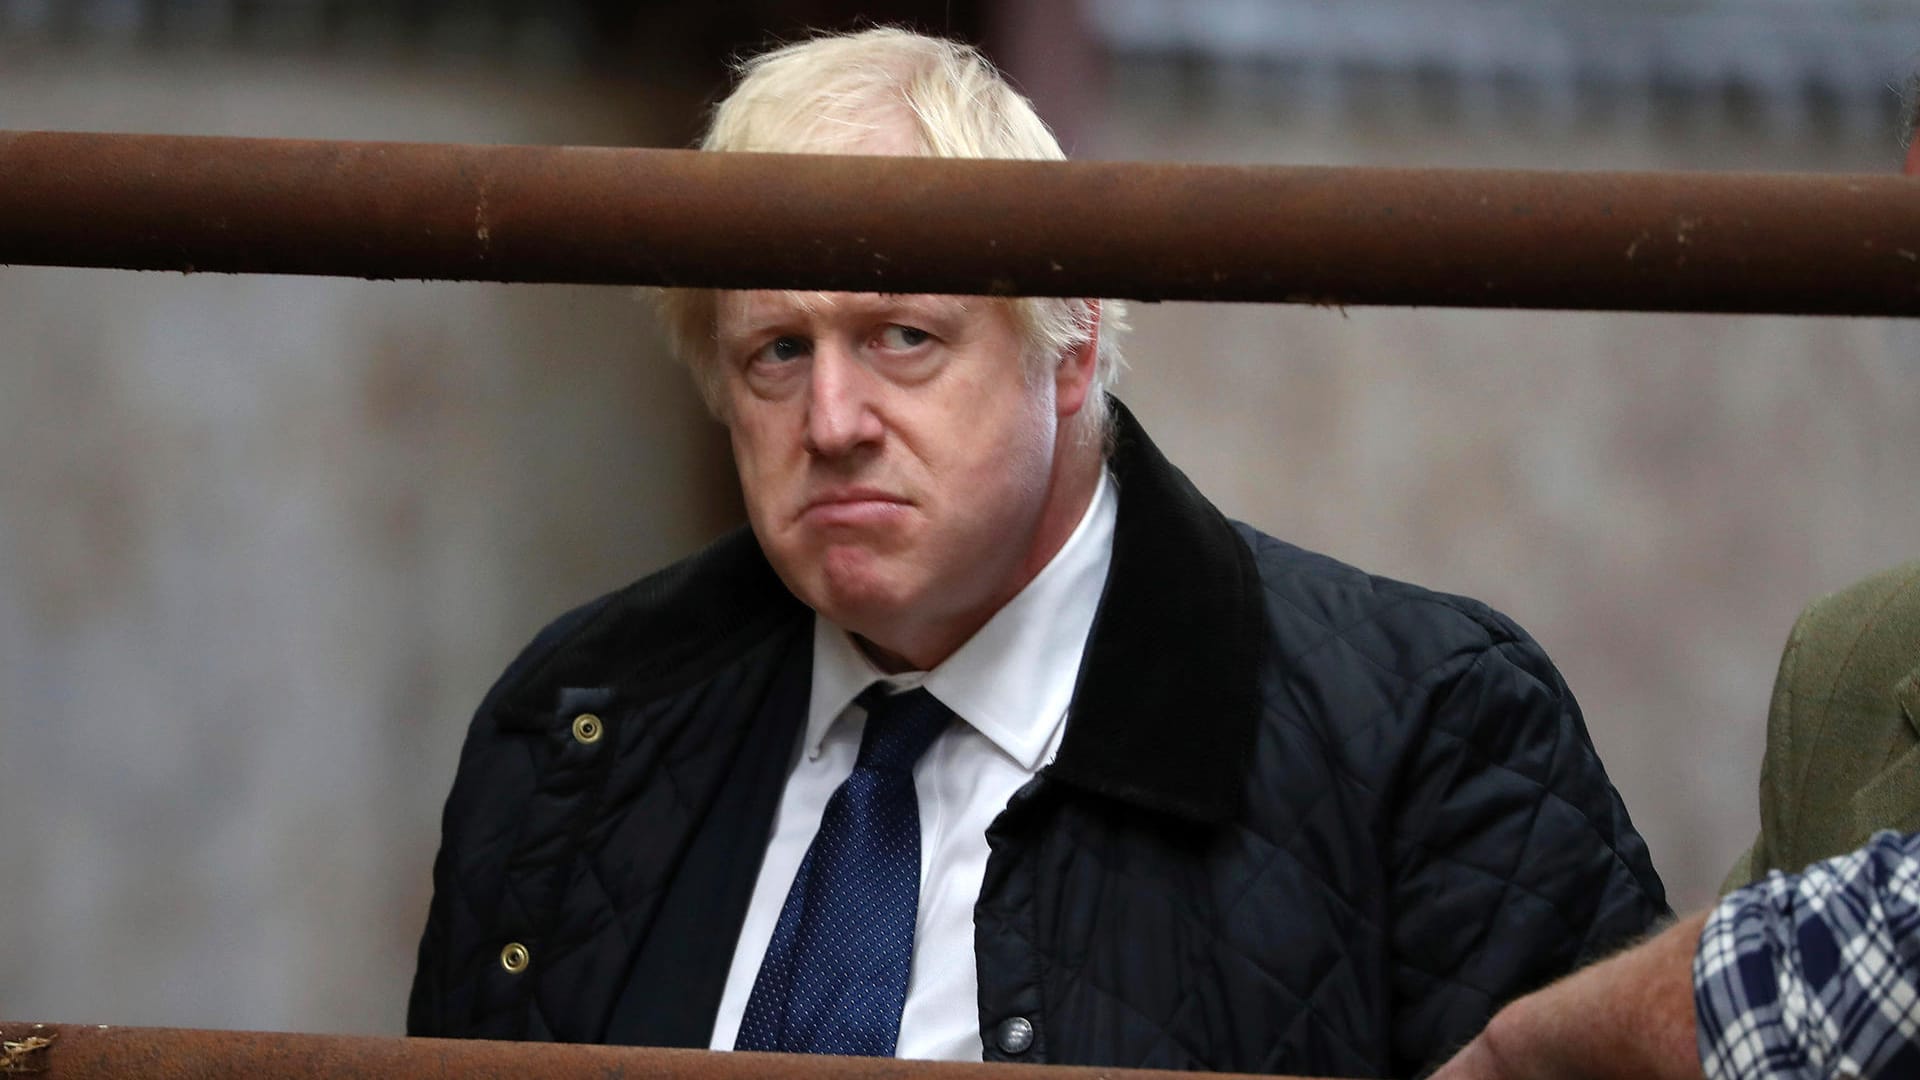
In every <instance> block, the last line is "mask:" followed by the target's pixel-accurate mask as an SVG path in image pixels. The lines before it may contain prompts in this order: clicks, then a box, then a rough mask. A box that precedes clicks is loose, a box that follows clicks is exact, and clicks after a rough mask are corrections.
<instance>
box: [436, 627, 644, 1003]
mask: <svg viewBox="0 0 1920 1080" xmlns="http://www.w3.org/2000/svg"><path fill="white" fill-rule="evenodd" d="M610 598H611V597H610V596H609V597H601V598H600V599H598V600H596V601H594V602H592V603H590V604H586V605H584V606H582V607H579V608H576V609H574V610H573V611H570V612H568V613H567V614H565V615H562V616H561V617H560V618H558V619H556V620H554V621H553V622H552V623H550V624H549V625H548V626H547V627H546V628H544V629H543V630H541V631H540V633H539V634H538V635H536V636H535V637H534V639H533V641H532V642H531V643H530V644H528V645H527V647H526V648H525V649H522V650H521V652H520V655H519V656H517V657H515V658H514V661H513V663H511V664H509V665H507V669H506V671H505V672H503V673H502V674H501V676H500V678H499V679H498V680H497V681H495V683H494V684H493V687H492V688H491V689H490V690H488V691H487V696H486V697H485V698H484V699H483V700H482V701H481V702H480V707H479V708H478V709H477V710H475V712H474V715H473V720H472V722H471V723H470V724H469V725H468V728H467V738H466V741H465V743H463V744H462V745H461V748H460V763H459V766H458V768H457V769H456V771H455V775H454V782H453V790H452V792H451V793H450V794H448V796H447V803H446V808H445V810H444V811H443V812H442V814H441V818H440V849H439V851H438V853H437V854H436V855H435V856H434V860H433V899H432V900H431V901H430V902H429V903H428V905H427V925H426V929H425V930H424V931H423V932H422V933H421V935H420V951H419V954H418V959H417V961H416V964H415V967H414V972H413V987H412V989H411V991H410V992H409V993H408V996H407V1034H409V1035H422V1036H434V1037H441V1038H458V1037H470V1036H472V1035H473V1034H474V1032H473V1031H471V1030H469V1029H468V1013H469V1012H470V1010H469V1009H468V1008H467V1007H466V1006H467V1005H469V1004H470V999H471V987H472V984H473V983H474V981H475V975H476V974H477V971H476V968H477V967H478V966H479V965H483V964H486V963H490V962H493V957H491V956H487V955H484V954H483V950H481V949H480V948H479V946H481V945H482V944H485V943H483V942H480V941H479V940H478V939H477V938H476V937H475V934H474V932H473V927H472V924H473V919H472V917H471V915H470V914H469V913H470V912H471V910H472V908H473V905H474V902H475V900H476V899H478V898H476V897H474V896H472V895H470V894H469V891H470V890H472V889H474V888H477V887H479V886H478V885H477V884H476V883H475V882H473V881H470V880H465V879H464V878H463V876H462V874H461V873H460V866H461V864H462V857H463V855H470V854H471V853H472V849H473V848H474V847H475V846H476V845H475V844H474V843H473V842H472V841H471V840H470V837H471V836H472V834H473V833H474V831H475V830H474V826H475V824H476V823H477V822H479V821H480V820H481V819H482V818H488V817H490V818H498V817H499V816H500V813H499V810H498V808H497V807H496V808H494V809H492V810H491V811H490V812H487V813H483V811H486V810H487V807H486V806H485V805H484V804H485V803H486V802H487V801H490V799H492V798H497V791H496V790H495V789H493V788H492V786H491V785H489V784H488V782H487V780H486V778H485V776H484V773H485V767H486V764H487V762H488V760H489V758H490V757H493V756H495V753H494V751H495V749H496V747H497V743H498V739H499V735H498V734H497V732H496V730H495V714H496V712H497V710H498V706H499V704H500V701H501V699H502V698H503V697H505V696H506V695H507V694H508V693H509V692H510V691H511V690H513V689H514V688H516V687H517V686H519V685H520V684H521V682H522V681H523V680H525V679H526V678H528V677H529V676H530V675H531V674H532V673H533V672H535V671H537V670H538V669H539V667H540V665H541V664H542V663H544V662H545V661H546V660H547V658H548V657H550V656H551V655H552V654H553V653H554V652H555V651H556V650H558V649H559V648H560V646H561V645H562V644H564V643H565V642H566V641H567V640H568V639H569V638H570V637H572V635H573V634H574V633H576V632H577V631H579V630H580V628H581V627H583V626H585V625H586V624H587V623H589V622H590V621H591V620H592V619H593V618H594V616H596V615H598V614H599V612H600V610H601V609H602V608H603V607H604V606H606V604H607V602H608V600H609V599H610Z"/></svg>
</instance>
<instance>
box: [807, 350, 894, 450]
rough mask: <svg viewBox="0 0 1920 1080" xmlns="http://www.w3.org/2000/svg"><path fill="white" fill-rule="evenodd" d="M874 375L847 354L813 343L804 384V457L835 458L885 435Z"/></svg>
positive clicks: (848, 352) (877, 440)
mask: <svg viewBox="0 0 1920 1080" xmlns="http://www.w3.org/2000/svg"><path fill="white" fill-rule="evenodd" d="M877 389H878V387H877V386H875V384H874V374H873V372H872V371H870V370H869V369H868V368H867V366H866V365H865V364H863V363H861V362H860V360H859V358H858V357H856V356H854V355H853V354H852V353H851V352H850V351H849V350H847V349H845V348H843V347H840V346H838V345H833V344H824V343H816V345H815V347H814V355H813V365H812V368H811V370H810V372H809V377H808V382H807V434H806V440H807V453H809V454H813V455H815V456H816V457H836V456H839V455H842V454H847V453H850V452H852V451H853V450H855V449H857V448H859V447H861V446H863V445H867V444H869V443H878V442H879V441H880V439H881V437H882V436H883V435H884V434H885V428H884V426H883V425H882V424H881V422H880V415H879V413H878V412H876V411H875V406H876V405H877V402H876V401H875V399H874V394H875V392H876V391H877Z"/></svg>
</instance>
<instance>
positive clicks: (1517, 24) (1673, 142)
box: [0, 0, 1920, 1033]
mask: <svg viewBox="0 0 1920 1080" xmlns="http://www.w3.org/2000/svg"><path fill="white" fill-rule="evenodd" d="M860 20H880V21H897V22H905V23H908V24H911V25H914V26H916V27H919V28H921V29H926V30H932V31H936V32H947V33H951V34H953V35H955V36H959V37H962V38H966V39H968V40H972V41H976V42H978V43H981V44H983V45H984V46H985V48H986V49H987V50H988V52H989V53H990V55H992V56H993V57H994V58H995V59H996V60H998V61H999V62H1000V63H1001V64H1002V65H1003V66H1004V67H1005V68H1006V69H1007V70H1008V71H1009V72H1010V73H1011V74H1012V75H1013V76H1014V78H1015V79H1016V80H1017V81H1018V82H1020V83H1021V84H1022V85H1023V86H1024V87H1025V88H1026V89H1027V90H1028V91H1029V92H1030V93H1031V95H1032V96H1033V97H1034V98H1035V100H1036V102H1037V104H1038V105H1039V108H1040V110H1041V112H1042V114H1043V115H1044V116H1046V117H1047V118H1048V119H1049V120H1050V121H1051V122H1052V123H1053V124H1054V126H1055V128H1056V130H1057V131H1058V132H1059V133H1060V135H1061V137H1062V140H1063V142H1065V143H1066V144H1067V146H1068V148H1069V150H1070V152H1072V153H1073V154H1075V155H1076V156H1080V157H1086V158H1111V159H1129V158H1134V159H1171V160H1183V161H1220V162H1274V163H1291V164H1355V165H1371V164H1382V165H1405V166H1503V167H1504V166H1513V167H1534V168H1569V169H1715V170H1719V169H1746V170H1765V171H1783V170H1810V171H1859V172H1879V173H1886V172H1893V171H1897V169H1898V165H1899V161H1900V159H1901V151H1900V149H1899V147H1898V125H1897V122H1896V114H1897V101H1896V97H1895V95H1894V93H1893V92H1892V90H1891V89H1890V88H1889V86H1890V84H1891V83H1893V82H1895V81H1897V80H1898V79H1900V78H1901V77H1903V76H1904V75H1905V73H1906V72H1908V71H1909V70H1911V69H1912V66H1913V64H1914V62H1915V58H1916V56H1920V4H1917V3H1914V2H1908V0H1902V2H1898V3H1896V2H1892V0H1610V2H1609V3H1605V4H1594V3H1588V2H1574V0H1564V2H1563V0H1531V2H1521V0H1342V2H1340V3H1328V2H1319V0H1088V2H1084V3H1080V2H1072V0H1056V2H1039V0H1030V2H1019V0H973V2H967V0H951V2H939V0H928V2H918V3H915V2H908V0H898V2H886V0H868V2H851V0H849V2H832V0H818V2H809V3H780V2H775V0H702V2H700V3H686V4H676V3H658V4H640V3H612V2H606V0H601V2H589V0H575V2H566V0H539V2H535V0H485V2H482V0H472V2H468V3H453V2H437V0H384V2H375V0H198V2H196V0H0V128H4V129H69V130H96V131H129V132H168V133H192V134H227V135H264V136H289V137H314V138H340V139H401V140H417V141H453V142H486V143H545V144H559V143H571V144H605V145H666V146H679V145H685V144H686V143H687V142H688V141H689V140H690V139H691V138H693V136H694V135H695V133H696V132H697V130H698V128H699V125H700V123H701V121H702V118H703V114H704V109H705V106H706V104H707V103H708V102H709V101H710V100H711V99H712V98H713V97H715V96H716V95H717V93H718V92H720V91H721V89H722V88H723V85H724V81H725V72H726V63H727V60H728V58H729V56H731V55H733V54H735V53H736V52H738V51H740V50H743V49H744V50H753V49H756V48H758V47H760V46H762V45H764V44H767V43H769V42H771V41H775V40H778V39H782V38H791V37H793V36H797V35H799V34H801V33H802V32H804V30H805V28H807V27H823V28H847V27H850V26H854V25H858V24H859V21H860ZM0 197H4V194H3V193H0ZM1133 323H1134V325H1135V333H1134V334H1133V336H1132V339H1131V341H1130V342H1129V344H1128V355H1129V357H1130V363H1131V370H1130V371H1129V372H1128V374H1127V375H1126V376H1125V377H1124V378H1123V380H1122V382H1121V395H1122V397H1123V398H1124V399H1125V400H1126V401H1127V402H1128V403H1129V404H1130V405H1131V406H1132V407H1133V408H1134V409H1135V410H1136V411H1137V413H1138V414H1139V415H1140V416H1141V418H1142V419H1143V420H1144V421H1145V423H1146V425H1147V427H1148V429H1149V431H1151V432H1152V433H1153V435H1154V436H1155V438H1156V439H1157V440H1158V441H1159V442H1160V444H1161V445H1162V447H1163V448H1164V449H1165V450H1166V451H1167V452H1168V453H1169V455H1170V456H1171V457H1172V458H1173V460H1174V461H1176V462H1177V463H1180V464H1181V465H1183V466H1184V467H1185V468H1186V469H1187V470H1188V472H1189V473H1190V474H1191V475H1192V476H1193V477H1194V479H1195V480H1196V481H1197V482H1198V484H1199V485H1200V487H1201V488H1202V489H1203V490H1204V491H1206V492H1208V493H1209V494H1210V495H1211V496H1212V497H1213V498H1214V499H1215V500H1216V501H1217V502H1218V503H1219V504H1220V505H1221V506H1222V507H1223V508H1224V509H1226V510H1227V511H1228V512H1229V513H1231V514H1233V515H1235V516H1238V517H1241V518H1244V519H1246V520H1248V521H1251V522H1253V523H1254V524H1256V525H1258V526H1259V527H1261V528H1263V529H1265V530H1267V531H1269V532H1271V533H1274V534H1277V535H1279V536H1281V537H1284V538H1287V539H1289V540H1292V541H1295V542H1297V543H1300V544H1303V545H1306V546H1308V547H1313V548H1318V549H1322V550H1325V551H1328V552H1331V553H1333V554H1335V555H1337V556H1339V557H1341V558H1343V559H1346V560H1348V561H1350V562H1354V563H1357V564H1359V565H1360V566H1363V567H1365V568H1367V569H1370V570H1373V571H1376V572H1380V573H1384V574H1389V575H1393V576H1396V577H1403V578H1408V579H1412V580H1415V581H1418V582H1420V583H1422V584H1425V585H1429V586H1433V587H1436V588H1440V589H1445V590H1449V591H1455V592H1463V593H1468V594H1471V595H1475V596H1478V597H1481V598H1483V599H1485V600H1487V601H1489V602H1490V603H1492V604H1494V605H1495V606H1497V607H1499V608H1502V609H1503V610H1505V611H1507V612H1508V613H1509V614H1511V615H1512V616H1513V617H1514V618H1516V619H1517V620H1519V621H1520V622H1521V623H1522V624H1523V625H1525V626H1527V627H1528V628H1530V629H1531V630H1532V631H1533V632H1534V634H1535V635H1536V636H1537V637H1539V639H1540V640H1541V641H1542V642H1543V643H1544V644H1545V645H1546V647H1547V649H1548V650H1549V652H1550V653H1551V654H1552V655H1553V656H1554V657H1555V658H1556V660H1557V661H1558V662H1559V664H1560V665H1561V667H1562V669H1563V670H1564V672H1565V674H1566V676H1567V679H1568V681H1569V682H1570V683H1571V685H1572V686H1573V688H1574V690H1575V692H1576V693H1577V694H1578V696H1579V697H1580V699H1581V701H1582V702H1583V704H1584V706H1585V709H1586V713H1587V718H1588V722H1589V725H1590V727H1591V729H1592V733H1593V737H1594V740H1595V742H1596V743H1597V744H1598V746H1599V748H1600V750H1601V753H1602V755H1603V756H1604V757H1605V759H1606V761H1607V762H1608V764H1609V767H1610V769H1611V771H1612V774H1613V776H1614V778H1615V781H1616V783H1617V785H1618V787H1619V788H1620V790H1621V792H1622V793H1623V795H1624V796H1625V798H1626V801H1627V804H1628V806H1629V807H1630V809H1631V810H1632V812H1633V814H1634V817H1635V819H1636V821H1637V822H1638V824H1639V825H1640V827H1641V828H1642V830H1643V831H1644V833H1645V834H1646V836H1647V838H1648V840H1649V842H1650V844H1651V846H1652V849H1653V856H1654V860H1655V863H1656V865H1657V866H1658V868H1659V869H1660V871H1661V873H1662V874H1663V875H1664V876H1665V878H1666V880H1667V882H1668V884H1669V887H1670V889H1671V891H1672V894H1673V899H1674V902H1675V904H1676V906H1690V905H1695V904H1699V903H1702V902H1704V901H1705V900H1707V899H1708V898H1709V897H1710V896H1711V895H1712V894H1713V890H1714V888H1715V887H1716V885H1717V884H1718V882H1719V880H1720V877H1721V875H1722V874H1723V873H1724V872H1725V870H1726V868H1727V866H1728V864H1729V863H1730V862H1731V861H1732V859H1733V858H1734V856H1735V855H1736V854H1737V853H1738V851H1739V850H1740V849H1741V848H1743V847H1744V846H1745V844H1746V843H1747V842H1748V841H1749V840H1750V839H1751V836H1752V832H1753V829H1754V827H1755V809H1754V807H1755V795H1754V782H1755V778H1756V775H1757V772H1758V767H1759V760H1760V754H1761V750H1762V742H1761V733H1762V729H1763V724H1764V719H1765V715H1766V708H1767V700H1768V692H1769V688H1770V685H1771V682H1772V678H1773V674H1774V667H1775V664H1776V662H1777V660H1778V657H1779V649H1780V646H1781V644H1782V643H1783V641H1784V640H1785V637H1786V635H1787V631H1788V629H1789V627H1790V625H1791V623H1792V621H1793V618H1794V616H1795V614H1796V613H1797V612H1798V611H1799V609H1800V608H1801V607H1802V605H1804V604H1805V603H1806V602H1807V601H1808V600H1809V599H1811V598H1813V597H1814V596H1816V595H1818V594H1820V593H1823V592H1826V591H1830V590H1833V589H1836V588H1838V587H1840V586H1842V585H1844V584H1846V583H1848V582H1849V581H1851V580H1853V579H1855V578H1857V577H1859V576H1861V575H1863V574H1865V573H1867V572H1869V571H1871V570H1874V569H1877V568H1880V567H1882V566H1885V565H1888V564H1891V563H1894V562H1897V561H1899V560H1901V559H1903V558H1910V557H1913V556H1915V555H1920V499H1915V498H1914V497H1913V494H1912V493H1913V481H1914V476H1913V468H1914V466H1915V463H1916V462H1920V422H1917V421H1916V417H1920V325H1916V323H1914V322H1911V321H1876V320H1847V319H1787V318H1759V317H1747V318H1719V317H1703V316H1646V315H1586V314H1559V313H1529V314H1515V313H1503V312H1449V311H1407V310H1367V309H1353V310H1345V311H1342V310H1338V309H1316V308H1283V307H1256V306H1210V305H1197V304H1166V305H1135V306H1134V308H1133ZM730 469H731V466H730V464H729V462H728V459H727V450H726V442H725V438H724V435H723V433H722V432H721V430H720V429H719V428H718V427H717V426H715V425H714V424H713V423H712V422H711V421H709V420H708V419H707V418H706V417H705V415H704V414H703V413H702V412H701V410H700V408H699V406H698V404H697V403H696V400H695V398H694V396H693V394H692V392H691V391H690V389H689V387H688V385H687V380H686V377H685V375H684V373H683V372H682V371H680V370H678V369H677V368H676V367H674V365H673V364H672V363H671V362H670V361H669V360H668V359H667V357H666V356H665V354H664V352H663V350H662V347H661V344H660V340H659V334H658V332H657V330H656V327H655V324H654V319H653V317H652V315H651V312H650V311H649V308H648V306H647V304H646V303H645V302H644V300H643V299H642V298H641V297H639V296H637V295H636V294H635V292H634V291H633V290H627V289H612V288H566V287H554V286H503V285H477V284H423V283H418V282H400V283H391V282H388V283H370V282H362V281H341V280H331V279H318V278H315V279H297V278H272V277H262V276H256V277H230V276H212V275H196V276H180V275H172V274H133V273H123V272H111V271H87V270H62V269H34V268H0V1017H11V1018H16V1019H41V1020H62V1021H72V1022H111V1023H118V1024H156V1025H182V1026H200V1027H225V1028H277V1029H291V1030H305V1031H337V1032H366V1033H392V1032H398V1031H399V1030H400V1029H401V1026H402V1021H403V1013H404V1002H405V996H406V991H407V985H408V979H409V977H410V973H411V970H412V965H413V953H414V948H415V945H416V942H417V935H418V933H419V928H420V925H421V922H422V919H423V917H424V913H425V909H426V903H427V897H428V890H429V882H428V869H429V866H430V863H431V860H432V857H433V852H434V849H435V845H436V842H437V834H438V815H439V809H440V804H441V801H442V799H443V798H444V796H445V793H446V789H447V786H448V784H449V782H450V780H451V777H452V773H453V767H454V761H455V757H456V754H457V752H458V749H459V744H460V740H461V737H462V735H463V732H464V729H465V725H466V722H467V719H468V715H469V712H470V710H471V709H472V708H473V706H474V705H475V704H476V703H477V702H478V701H479V699H480V696H481V694H482V693H483V692H484V691H485V689H486V687H487V686H488V684H489V682H490V681H491V680H492V678H493V677H494V676H495V675H496V674H497V673H498V672H499V670H500V669H501V668H502V667H503V666H504V665H505V663H506V662H507V660H508V659H509V658H510V657H511V656H512V655H513V653H514V652H515V651H516V650H517V649H518V647H519V646H520V645H521V644H523V643H524V642H525V641H526V640H527V639H528V638H529V637H530V636H531V635H532V634H533V633H534V631H535V630H537V629H538V628H539V627H540V626H541V625H542V624H543V623H544V622H545V621H546V620H547V619H548V618H550V617H551V616H553V615H555V614H557V613H558V612H559V611H561V610H563V609H565V608H567V607H570V606H572V605H573V604H576V603H578V602H580V601H582V600H585V599H587V598H589V597H591V596H594V595H596V594H598V593H600V592H603V591H605V590H608V589H611V588H614V587H616V586H619V585H621V584H623V583H625V582H627V581H629V580H631V579H633V578H635V577H638V576H640V575H642V574H645V573H647V572H649V571H651V570H654V569H656V568H658V567H660V566H662V565H664V564H665V563H667V562H669V561H671V560H673V559H674V558H676V557H678V556H680V555H683V554H686V553H688V552H690V551H692V550H693V549H695V548H696V547H698V546H699V545H700V544H702V543H703V542H705V541H706V540H708V539H710V538H712V537H713V536H715V535H717V534H718V533H720V532H721V531H723V530H725V529H727V528H728V527H730V526H731V525H732V524H734V523H735V522H736V521H737V520H738V519H739V517H738V515H739V511H738V496H737V494H736V492H735V490H734V487H733V479H732V476H731V471H730Z"/></svg>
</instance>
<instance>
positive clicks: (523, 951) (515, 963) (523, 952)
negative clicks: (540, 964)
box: [500, 941, 533, 975]
mask: <svg viewBox="0 0 1920 1080" xmlns="http://www.w3.org/2000/svg"><path fill="white" fill-rule="evenodd" d="M531 963H533V954H532V953H530V952H528V951H527V947H526V946H525V945H522V944H520V943H519V942H517V941H514V942H509V943H508V944H507V947H506V948H504V949H501V950H500V966H501V967H503V968H506V969H507V973H508V974H511V975H518V974H520V973H521V972H523V971H525V970H527V965H528V964H531Z"/></svg>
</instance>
